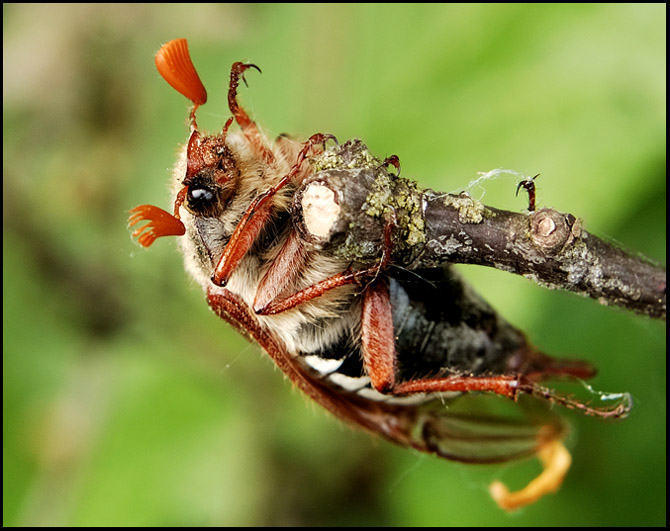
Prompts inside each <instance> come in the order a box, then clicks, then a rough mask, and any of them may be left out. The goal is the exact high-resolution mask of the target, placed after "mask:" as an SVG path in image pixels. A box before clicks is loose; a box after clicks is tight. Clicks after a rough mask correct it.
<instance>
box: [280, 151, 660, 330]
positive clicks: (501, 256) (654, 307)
mask: <svg viewBox="0 0 670 531" xmlns="http://www.w3.org/2000/svg"><path fill="white" fill-rule="evenodd" d="M324 155H325V156H324V157H322V158H320V159H315V160H314V161H312V164H313V166H314V170H315V173H314V175H313V176H312V177H311V178H310V179H309V180H307V181H306V182H304V183H303V184H302V185H301V186H300V188H299V189H298V190H297V192H296V194H295V196H294V204H293V222H294V225H295V226H296V228H297V230H298V233H299V234H300V235H301V237H302V238H303V240H304V241H305V242H306V243H307V244H308V246H310V247H312V248H315V249H318V250H320V251H322V252H327V253H330V254H333V255H335V256H338V257H341V258H344V259H346V260H348V261H351V262H356V263H370V262H373V261H376V260H379V259H380V258H381V254H382V250H383V245H384V243H383V242H384V225H385V224H386V223H387V222H392V223H393V232H392V241H393V247H392V254H391V263H392V264H396V265H400V266H402V267H405V268H408V269H417V268H422V267H436V266H440V265H446V264H454V263H462V264H477V265H484V266H489V267H495V268H496V269H501V270H503V271H508V272H510V273H515V274H518V275H523V276H525V277H526V278H529V279H531V280H533V281H535V282H536V283H538V284H540V285H543V286H545V287H549V288H552V289H564V290H568V291H572V292H575V293H579V294H582V295H585V296H589V297H592V298H594V299H596V300H598V301H599V302H600V303H601V304H604V305H616V306H621V307H624V308H627V309H629V310H633V311H635V312H638V313H641V314H644V315H648V316H650V317H654V318H659V319H665V315H666V294H665V290H666V272H665V269H663V268H662V267H659V266H658V265H655V264H653V263H651V262H650V261H649V260H646V259H645V258H643V257H640V256H635V255H633V254H631V253H629V252H626V251H624V250H622V249H620V248H618V247H615V246H613V245H611V244H610V243H608V242H605V241H603V240H601V239H600V238H598V237H596V236H594V235H592V234H589V233H588V232H586V231H585V230H584V229H583V228H582V222H581V220H579V219H577V218H575V217H574V216H573V215H572V214H564V213H561V212H558V211H556V210H553V209H548V208H545V209H542V210H539V211H537V212H530V213H515V212H508V211H504V210H498V209H495V208H491V207H487V206H485V205H483V204H482V203H480V202H479V201H476V200H474V199H472V198H471V197H470V196H469V195H468V194H466V193H462V194H460V195H453V194H445V193H438V192H435V191H433V190H430V189H426V190H421V189H419V188H418V186H417V185H416V183H415V182H413V181H410V180H408V179H404V178H400V177H397V176H395V175H392V174H390V173H389V172H388V171H387V170H386V165H385V164H384V163H382V162H381V161H379V159H376V158H374V157H372V156H371V155H370V154H369V152H368V151H367V148H366V147H365V145H364V144H363V143H362V142H361V141H360V140H351V141H349V142H347V143H346V144H343V145H342V146H337V147H335V148H333V149H332V150H330V151H327V152H326V153H325V154H324Z"/></svg>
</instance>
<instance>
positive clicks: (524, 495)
mask: <svg viewBox="0 0 670 531" xmlns="http://www.w3.org/2000/svg"><path fill="white" fill-rule="evenodd" d="M537 455H538V457H539V458H540V460H541V461H542V465H543V467H544V470H543V471H542V472H541V473H540V475H539V476H537V477H536V478H535V479H533V480H532V481H531V482H530V483H528V485H526V486H525V487H524V488H522V489H521V490H517V491H514V492H512V491H510V490H509V489H508V488H507V487H506V486H505V485H504V484H503V483H501V482H500V481H494V482H493V483H491V485H490V486H489V493H490V494H491V497H492V498H493V501H495V502H496V503H497V504H498V507H500V508H501V509H504V510H506V511H515V510H517V509H520V508H521V507H524V506H526V505H530V504H531V503H535V502H536V501H538V500H539V499H540V498H542V496H544V495H545V494H550V493H552V492H556V491H557V490H558V489H559V488H560V486H561V484H562V483H563V479H564V478H565V475H566V474H567V472H568V470H569V468H570V464H571V463H572V456H571V455H570V452H568V450H567V448H566V447H565V446H564V445H563V443H562V442H561V441H551V442H550V443H548V444H546V445H545V446H543V447H542V448H541V449H540V450H539V452H538V454H537Z"/></svg>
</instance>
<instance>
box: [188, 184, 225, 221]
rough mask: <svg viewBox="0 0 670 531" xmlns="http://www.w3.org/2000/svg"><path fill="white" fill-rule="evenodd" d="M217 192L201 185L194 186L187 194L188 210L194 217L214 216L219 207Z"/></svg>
mask: <svg viewBox="0 0 670 531" xmlns="http://www.w3.org/2000/svg"><path fill="white" fill-rule="evenodd" d="M217 195H218V194H217V190H214V189H213V188H210V187H207V186H203V185H201V184H198V185H192V186H190V187H189V189H188V193H187V194H186V208H187V209H188V210H189V211H190V212H191V213H192V214H193V215H207V214H214V211H215V210H216V208H217V205H218V197H217Z"/></svg>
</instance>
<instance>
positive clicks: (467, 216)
mask: <svg viewBox="0 0 670 531" xmlns="http://www.w3.org/2000/svg"><path fill="white" fill-rule="evenodd" d="M444 204H445V205H447V206H450V207H453V208H455V209H456V210H458V221H460V222H461V223H474V224H477V223H481V222H482V221H484V218H485V217H487V215H488V214H490V213H489V212H488V211H487V209H486V207H485V206H484V205H483V204H482V203H481V202H479V201H477V200H476V199H473V198H472V197H470V196H469V195H468V194H465V193H462V194H460V195H453V194H448V195H445V196H444Z"/></svg>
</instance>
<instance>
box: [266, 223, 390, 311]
mask: <svg viewBox="0 0 670 531" xmlns="http://www.w3.org/2000/svg"><path fill="white" fill-rule="evenodd" d="M394 226H395V215H393V214H391V215H390V216H389V217H388V218H387V221H386V224H385V226H384V248H383V249H382V256H381V259H380V260H379V262H377V263H376V264H373V265H370V266H368V267H366V268H363V269H357V270H352V269H347V270H346V271H343V272H341V273H338V274H336V275H333V276H331V277H328V278H326V279H324V280H322V281H320V282H317V283H316V284H312V285H311V286H308V287H306V288H304V289H302V290H300V291H297V292H295V293H293V294H291V295H289V296H287V297H284V298H280V297H281V295H282V293H283V292H284V290H285V288H287V286H289V285H290V284H292V283H293V280H294V279H295V278H296V277H297V276H298V274H299V272H300V268H301V267H302V266H303V265H304V264H305V263H306V261H307V259H308V252H307V250H306V249H305V246H304V244H303V243H302V241H301V240H300V237H299V236H298V233H297V232H296V231H295V230H293V231H291V234H290V235H289V237H288V239H287V241H286V243H285V244H284V246H283V247H282V249H281V251H280V252H279V254H278V255H277V257H276V258H275V261H274V262H273V264H272V266H271V267H270V269H269V270H268V271H267V272H266V274H265V276H264V277H263V279H262V280H261V282H260V284H259V286H258V291H257V292H256V298H255V300H254V311H255V312H256V313H257V314H259V315H273V314H277V313H281V312H285V311H287V310H290V309H292V308H295V307H296V306H298V305H300V304H304V303H305V302H308V301H310V300H312V299H315V298H317V297H320V296H321V295H323V294H324V293H326V292H328V291H331V290H333V289H335V288H339V287H341V286H346V285H349V284H353V283H356V282H361V281H364V280H369V279H371V278H372V279H374V278H376V277H377V276H378V275H379V273H380V272H381V271H383V270H384V269H385V268H386V267H387V266H388V264H389V262H390V260H391V232H392V230H393V227H394Z"/></svg>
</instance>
